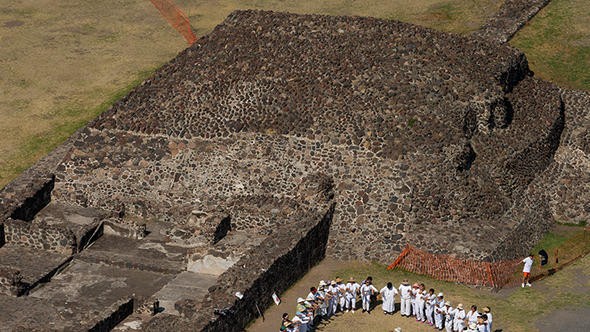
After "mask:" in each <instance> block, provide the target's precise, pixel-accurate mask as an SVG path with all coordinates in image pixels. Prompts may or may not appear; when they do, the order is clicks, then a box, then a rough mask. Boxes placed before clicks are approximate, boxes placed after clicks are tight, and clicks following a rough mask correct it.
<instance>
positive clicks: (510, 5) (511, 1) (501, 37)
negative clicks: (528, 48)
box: [473, 0, 550, 43]
mask: <svg viewBox="0 0 590 332" xmlns="http://www.w3.org/2000/svg"><path fill="white" fill-rule="evenodd" d="M549 2H550V0H505V1H504V3H503V4H502V7H500V10H499V11H498V13H496V15H494V16H493V17H492V18H491V19H490V20H489V21H488V22H487V23H486V24H485V25H484V26H483V27H482V28H481V29H479V30H477V31H475V32H474V33H473V35H474V36H476V37H479V38H485V39H488V40H491V41H494V42H497V43H505V42H507V41H509V40H510V39H511V38H512V37H513V36H514V35H515V34H516V33H517V32H518V30H520V29H521V28H522V27H523V26H524V25H525V24H526V23H527V22H528V21H529V20H530V19H531V18H533V17H534V16H535V15H536V14H537V13H538V12H539V10H541V9H543V7H545V6H546V5H547V4H548V3H549Z"/></svg>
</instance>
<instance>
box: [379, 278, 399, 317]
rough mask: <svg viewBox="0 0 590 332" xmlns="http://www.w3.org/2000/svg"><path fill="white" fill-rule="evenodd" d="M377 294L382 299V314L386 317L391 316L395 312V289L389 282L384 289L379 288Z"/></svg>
mask: <svg viewBox="0 0 590 332" xmlns="http://www.w3.org/2000/svg"><path fill="white" fill-rule="evenodd" d="M379 293H380V294H381V297H382V298H383V304H382V305H381V307H382V308H383V313H384V314H386V315H393V313H394V312H395V296H396V295H397V289H395V287H393V284H392V283H391V282H388V283H387V285H386V286H385V287H383V288H381V291H380V292H379Z"/></svg>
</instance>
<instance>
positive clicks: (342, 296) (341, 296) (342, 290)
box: [336, 277, 346, 312]
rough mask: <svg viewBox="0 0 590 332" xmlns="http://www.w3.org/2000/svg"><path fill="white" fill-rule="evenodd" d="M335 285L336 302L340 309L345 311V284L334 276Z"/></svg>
mask: <svg viewBox="0 0 590 332" xmlns="http://www.w3.org/2000/svg"><path fill="white" fill-rule="evenodd" d="M336 285H337V286H338V304H339V305H340V311H342V312H344V311H346V284H344V283H343V282H342V279H340V278H338V277H336Z"/></svg>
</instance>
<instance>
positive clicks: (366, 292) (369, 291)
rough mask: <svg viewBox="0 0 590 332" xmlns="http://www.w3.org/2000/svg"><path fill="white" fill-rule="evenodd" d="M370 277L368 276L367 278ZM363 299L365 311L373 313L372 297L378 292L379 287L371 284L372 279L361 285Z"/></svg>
mask: <svg viewBox="0 0 590 332" xmlns="http://www.w3.org/2000/svg"><path fill="white" fill-rule="evenodd" d="M367 279H368V278H367ZM360 291H361V300H362V301H363V312H365V311H366V312H367V313H369V314H370V313H371V297H372V296H373V294H375V293H376V292H378V290H377V288H375V286H373V285H372V284H371V280H365V282H364V283H363V285H362V286H361V290H360Z"/></svg>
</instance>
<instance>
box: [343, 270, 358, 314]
mask: <svg viewBox="0 0 590 332" xmlns="http://www.w3.org/2000/svg"><path fill="white" fill-rule="evenodd" d="M360 288H361V285H359V284H358V282H356V281H355V280H354V278H353V277H350V279H349V280H348V283H347V284H346V295H345V296H346V310H347V311H348V310H350V311H352V313H354V309H355V308H356V295H357V294H358V292H359V289H360Z"/></svg>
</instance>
